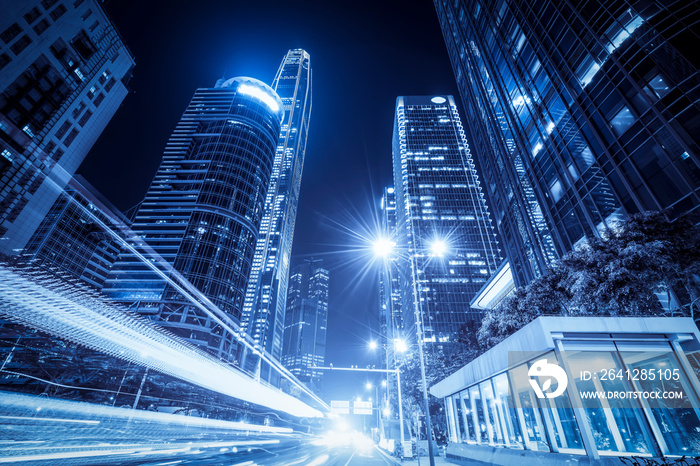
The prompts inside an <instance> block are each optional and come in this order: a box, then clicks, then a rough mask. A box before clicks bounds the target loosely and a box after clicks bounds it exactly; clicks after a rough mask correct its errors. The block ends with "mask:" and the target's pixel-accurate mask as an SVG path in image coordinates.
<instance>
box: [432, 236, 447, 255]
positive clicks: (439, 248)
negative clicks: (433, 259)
mask: <svg viewBox="0 0 700 466" xmlns="http://www.w3.org/2000/svg"><path fill="white" fill-rule="evenodd" d="M430 252H431V253H432V254H433V256H437V257H442V256H444V255H445V253H447V243H445V240H442V239H436V240H434V241H433V242H431V243H430Z"/></svg>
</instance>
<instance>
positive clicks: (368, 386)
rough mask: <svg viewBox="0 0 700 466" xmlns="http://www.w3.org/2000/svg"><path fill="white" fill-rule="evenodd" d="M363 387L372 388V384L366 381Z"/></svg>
mask: <svg viewBox="0 0 700 466" xmlns="http://www.w3.org/2000/svg"><path fill="white" fill-rule="evenodd" d="M365 388H366V389H367V390H369V389H370V388H372V384H371V383H369V382H367V383H366V384H365Z"/></svg>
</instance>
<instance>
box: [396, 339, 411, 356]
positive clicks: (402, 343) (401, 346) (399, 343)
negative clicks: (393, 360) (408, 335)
mask: <svg viewBox="0 0 700 466" xmlns="http://www.w3.org/2000/svg"><path fill="white" fill-rule="evenodd" d="M394 349H396V351H398V352H399V353H405V352H406V351H408V345H406V340H403V339H401V338H397V339H395V340H394Z"/></svg>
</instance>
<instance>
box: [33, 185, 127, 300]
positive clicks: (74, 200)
mask: <svg viewBox="0 0 700 466" xmlns="http://www.w3.org/2000/svg"><path fill="white" fill-rule="evenodd" d="M129 225H130V222H129V220H128V219H127V218H126V217H125V216H124V215H123V214H122V213H121V212H119V210H117V208H116V207H114V206H113V205H112V204H111V203H110V202H109V201H108V200H107V199H105V198H104V197H103V196H102V195H101V194H100V193H99V192H98V191H97V190H95V188H93V187H92V186H91V185H90V184H89V183H88V182H87V180H85V179H84V178H83V177H82V176H80V175H76V176H75V177H74V178H73V179H71V180H70V181H69V182H68V185H67V186H66V187H65V189H64V191H63V192H62V193H61V194H60V195H59V196H58V199H56V202H55V203H54V205H53V206H52V207H51V209H50V210H49V213H48V214H47V215H46V218H44V220H43V221H42V222H41V224H40V225H39V228H37V230H36V232H35V233H34V235H33V236H32V238H31V239H30V240H29V242H28V243H27V246H26V248H25V249H24V252H23V256H25V257H26V258H27V259H28V260H31V261H32V262H34V263H41V264H42V265H43V266H47V267H52V268H56V269H57V270H60V271H61V272H64V273H68V274H69V275H71V276H73V277H74V278H76V279H79V280H82V281H83V282H85V283H87V284H88V285H90V286H92V287H93V288H95V289H98V290H100V289H102V287H103V286H104V283H105V280H106V279H107V275H108V274H109V272H110V270H111V269H112V266H113V265H114V262H115V261H116V259H117V256H118V255H119V251H120V250H121V247H122V239H124V238H126V229H127V228H128V227H129Z"/></svg>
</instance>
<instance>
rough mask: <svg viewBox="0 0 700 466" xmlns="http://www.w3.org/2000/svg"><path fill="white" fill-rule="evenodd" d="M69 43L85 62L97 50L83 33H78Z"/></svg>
mask: <svg viewBox="0 0 700 466" xmlns="http://www.w3.org/2000/svg"><path fill="white" fill-rule="evenodd" d="M70 43H71V45H72V46H73V48H74V49H75V51H76V52H78V54H79V55H80V56H81V57H83V59H84V60H86V61H87V60H89V59H90V57H92V56H93V55H94V54H95V52H96V50H97V49H96V48H95V45H94V44H93V43H92V41H91V40H90V38H89V37H88V35H87V34H86V33H85V31H80V32H79V33H78V34H77V35H76V36H75V37H74V38H73V40H71V42H70Z"/></svg>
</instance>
